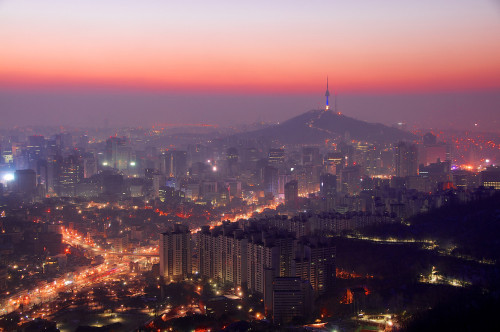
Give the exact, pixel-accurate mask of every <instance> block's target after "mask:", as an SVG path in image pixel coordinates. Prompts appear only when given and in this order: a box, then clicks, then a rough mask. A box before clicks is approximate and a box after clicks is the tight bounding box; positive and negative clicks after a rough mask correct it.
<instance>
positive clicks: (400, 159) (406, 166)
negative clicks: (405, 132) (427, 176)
mask: <svg viewBox="0 0 500 332" xmlns="http://www.w3.org/2000/svg"><path fill="white" fill-rule="evenodd" d="M394 166H395V170H396V176H397V177H406V176H412V175H417V174H418V152H417V146H416V145H415V144H411V143H406V142H399V143H398V145H397V146H396V149H395V153H394Z"/></svg>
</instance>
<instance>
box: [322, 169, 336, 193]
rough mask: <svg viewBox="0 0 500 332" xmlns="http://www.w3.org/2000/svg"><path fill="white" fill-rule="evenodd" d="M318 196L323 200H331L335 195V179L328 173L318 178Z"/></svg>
mask: <svg viewBox="0 0 500 332" xmlns="http://www.w3.org/2000/svg"><path fill="white" fill-rule="evenodd" d="M320 181H321V182H320V187H319V191H320V195H321V197H323V198H333V197H335V194H336V193H337V177H336V176H335V175H332V174H330V173H326V174H322V175H321V177H320Z"/></svg>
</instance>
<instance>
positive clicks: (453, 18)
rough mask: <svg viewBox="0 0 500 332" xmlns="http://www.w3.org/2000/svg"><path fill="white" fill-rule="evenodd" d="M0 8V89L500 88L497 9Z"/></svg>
mask: <svg viewBox="0 0 500 332" xmlns="http://www.w3.org/2000/svg"><path fill="white" fill-rule="evenodd" d="M104 3H105V4H104V5H103V1H97V0H85V1H70V2H68V1H56V0H48V1H43V2H41V1H40V2H39V1H25V0H19V1H14V0H7V1H2V2H0V41H1V43H2V47H1V48H0V59H2V61H0V81H1V83H2V85H4V86H19V85H21V86H22V85H33V84H35V85H44V84H60V85H64V84H68V83H70V84H71V85H84V86H89V85H90V86H92V85H99V86H102V85H105V86H129V87H141V88H154V89H165V90H191V89H194V90H201V91H227V92H232V91H237V92H242V91H248V92H256V91H258V92H273V91H291V92H299V91H302V92H312V91H315V90H317V89H318V87H319V86H322V85H323V84H324V77H325V76H326V75H327V74H328V75H329V76H330V82H331V85H332V87H334V88H335V89H336V90H339V91H375V92H376V91H384V92H387V91H433V90H436V89H437V90H445V91H446V90H462V89H476V90H477V89H479V90H480V89H484V88H486V89H491V88H499V87H500V60H498V59H500V38H498V36H499V34H500V6H499V3H498V2H495V1H492V0H468V1H466V0H458V1H451V0H447V1H436V0H435V1H418V2H411V3H409V2H406V1H396V0H392V1H389V0H385V1H384V0H382V1H356V2H355V4H353V3H352V2H350V1H307V2H303V1H272V2H269V1H255V2H248V3H246V4H238V2H237V1H236V3H235V2H234V1H214V2H212V1H208V2H207V1H187V2H182V3H183V4H182V5H181V4H180V2H179V3H178V4H175V5H172V4H169V1H168V2H167V1H151V0H150V1H131V0H121V1H106V2H104Z"/></svg>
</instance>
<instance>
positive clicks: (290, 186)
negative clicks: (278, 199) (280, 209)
mask: <svg viewBox="0 0 500 332" xmlns="http://www.w3.org/2000/svg"><path fill="white" fill-rule="evenodd" d="M285 206H286V207H288V208H291V209H298V208H299V183H298V182H297V181H296V180H293V181H290V182H288V183H287V184H285Z"/></svg>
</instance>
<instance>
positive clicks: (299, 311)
mask: <svg viewBox="0 0 500 332" xmlns="http://www.w3.org/2000/svg"><path fill="white" fill-rule="evenodd" d="M272 294H273V295H272V296H273V299H272V308H271V311H272V317H273V322H274V323H275V324H287V323H290V322H291V321H292V319H293V318H294V317H301V318H304V319H307V318H308V316H309V315H310V314H311V312H312V309H313V307H312V304H313V293H312V289H311V285H310V284H309V281H307V280H302V279H300V278H298V277H278V278H274V281H273V284H272Z"/></svg>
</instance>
